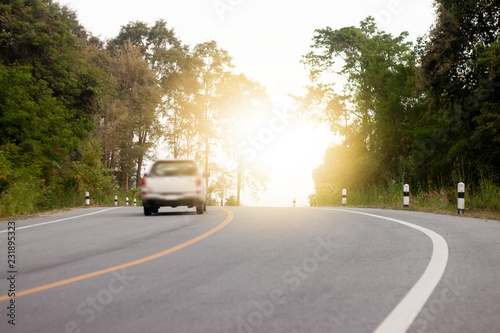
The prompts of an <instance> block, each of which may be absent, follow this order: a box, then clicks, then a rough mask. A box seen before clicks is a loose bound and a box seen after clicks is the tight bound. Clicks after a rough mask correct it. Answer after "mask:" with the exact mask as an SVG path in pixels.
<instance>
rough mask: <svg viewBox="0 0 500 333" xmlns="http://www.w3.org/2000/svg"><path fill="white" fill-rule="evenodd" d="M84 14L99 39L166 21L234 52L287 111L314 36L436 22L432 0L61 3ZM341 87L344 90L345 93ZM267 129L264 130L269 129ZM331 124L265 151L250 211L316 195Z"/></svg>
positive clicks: (288, 133)
mask: <svg viewBox="0 0 500 333" xmlns="http://www.w3.org/2000/svg"><path fill="white" fill-rule="evenodd" d="M60 2H61V3H63V4H67V5H68V6H69V7H70V8H72V9H73V10H75V11H76V12H77V13H78V18H79V20H80V22H81V23H82V24H83V25H84V26H85V27H86V28H87V29H88V30H90V31H91V32H92V33H93V34H94V35H96V36H101V38H112V37H115V36H116V35H117V34H118V32H119V30H120V27H121V26H122V25H125V24H127V23H128V22H130V21H144V22H147V23H150V24H153V23H154V22H155V21H156V20H158V19H164V20H166V21H167V25H168V26H169V27H173V28H174V29H175V31H176V34H177V37H178V38H180V39H181V40H182V42H183V43H185V44H189V45H191V46H194V45H196V44H198V43H201V42H205V41H209V40H215V41H217V43H218V45H219V46H220V47H222V48H224V49H225V50H227V51H228V52H229V54H230V55H231V56H232V57H233V63H234V65H235V66H236V71H237V72H242V73H244V74H245V75H246V76H247V77H249V78H251V79H253V80H255V81H258V82H260V83H261V84H262V85H263V86H265V87H267V91H268V94H269V95H270V97H271V99H272V101H273V102H274V103H275V104H276V107H277V108H278V109H283V108H285V106H286V105H289V103H290V102H289V99H288V98H287V94H289V93H291V94H295V95H301V94H302V93H303V88H304V86H305V85H307V84H308V77H307V71H306V70H305V69H304V67H303V65H302V64H301V63H300V59H301V57H302V55H304V54H306V53H307V52H309V51H310V49H309V46H310V44H311V43H312V42H311V38H312V37H313V35H314V30H315V29H319V28H324V27H326V26H330V27H332V28H333V29H339V28H342V27H345V26H353V25H355V26H358V24H359V22H360V21H361V20H363V19H364V18H366V17H367V16H369V15H371V16H374V17H375V19H376V21H377V23H378V25H379V27H380V28H381V29H382V30H385V31H386V32H390V33H392V34H394V35H397V34H399V33H401V32H402V31H408V32H409V33H410V39H411V40H415V39H416V38H417V37H419V36H422V35H424V34H425V33H426V32H427V31H428V30H429V28H430V26H431V25H432V23H433V22H434V16H433V10H432V3H433V1H432V0H350V1H331V0H330V1H327V0H309V1H305V0H302V1H299V0H277V1H273V0H184V1H179V0H161V1H158V0H141V1H137V0H134V1H131V0H105V1H104V0H60ZM339 88H340V87H339ZM263 130H264V131H265V129H263ZM334 139H335V138H334V137H333V135H332V134H331V133H329V132H328V129H327V128H326V127H325V126H319V127H317V126H314V125H312V124H307V123H300V124H293V125H291V124H289V125H287V128H286V129H285V130H284V131H282V132H279V133H274V135H273V140H270V142H269V143H267V144H266V145H265V149H262V150H261V151H259V154H262V155H261V156H259V157H264V158H265V159H266V161H267V162H268V164H269V166H270V168H271V173H270V177H271V179H272V182H271V184H269V186H268V190H267V192H266V193H264V194H263V195H261V198H260V200H259V201H257V202H255V201H253V200H252V199H251V198H250V196H249V195H248V194H244V195H243V203H244V204H246V205H261V206H291V205H292V200H293V198H294V197H296V198H297V205H298V206H306V205H307V204H308V201H307V197H308V196H309V194H311V193H313V192H314V183H313V181H312V176H311V173H312V170H313V169H315V168H316V167H317V166H318V165H320V164H321V162H322V158H323V154H324V151H325V149H326V148H327V147H328V146H329V145H330V144H331V143H332V142H333V141H334Z"/></svg>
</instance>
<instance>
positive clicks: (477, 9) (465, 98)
mask: <svg viewBox="0 0 500 333" xmlns="http://www.w3.org/2000/svg"><path fill="white" fill-rule="evenodd" d="M436 9H437V14H438V18H437V22H436V24H435V26H434V28H433V29H432V31H431V32H430V36H429V39H428V41H426V42H425V43H423V47H422V48H421V49H420V55H421V63H422V68H421V75H420V79H421V83H422V84H423V86H424V87H425V89H426V90H427V91H428V93H429V96H430V99H431V107H430V108H429V111H428V113H427V114H426V116H425V117H426V120H427V124H428V126H427V127H428V128H430V129H433V130H434V131H436V130H439V131H441V132H442V134H441V137H442V138H443V139H442V140H440V142H439V143H440V145H439V148H438V151H437V153H436V154H432V156H429V158H428V160H427V161H426V162H427V163H425V165H424V166H423V168H422V171H423V172H424V173H427V174H429V173H432V174H434V175H436V174H437V175H440V174H449V172H448V170H450V169H454V168H455V167H454V164H456V163H457V161H459V162H460V164H462V161H464V162H465V163H463V165H465V168H466V169H468V170H466V173H468V174H471V175H472V178H473V179H471V180H477V179H478V177H479V175H480V173H481V172H483V171H486V172H487V173H493V174H495V177H496V178H497V179H500V173H499V172H497V170H498V169H499V168H498V167H499V166H500V153H497V152H498V151H499V148H500V146H499V145H498V139H494V138H495V136H496V135H495V133H496V131H495V129H497V128H499V123H498V110H500V105H499V101H498V96H499V92H500V91H499V86H500V82H499V78H498V75H497V74H495V63H498V61H499V59H500V58H499V56H498V51H497V50H498V39H499V33H500V3H498V1H495V0H480V1H472V0H464V1H459V2H456V1H449V0H438V1H436ZM436 128H437V129H436ZM426 135H428V134H427V133H422V136H426ZM421 140H423V138H422V139H421ZM486 147H488V148H486ZM425 166H428V167H427V168H426V167H425Z"/></svg>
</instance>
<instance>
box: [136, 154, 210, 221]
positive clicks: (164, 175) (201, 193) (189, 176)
mask: <svg viewBox="0 0 500 333" xmlns="http://www.w3.org/2000/svg"><path fill="white" fill-rule="evenodd" d="M209 176H210V174H209V173H207V172H205V173H201V171H200V168H199V167H198V164H197V163H196V162H195V161H194V160H191V159H170V160H158V161H156V162H154V163H153V165H152V166H151V168H150V170H149V172H148V173H147V174H146V175H144V178H143V179H142V184H141V195H142V202H143V207H144V215H146V216H149V215H151V214H152V213H155V214H156V213H158V210H159V209H160V207H166V206H170V207H174V208H175V207H178V206H187V207H188V208H191V207H196V213H198V214H203V212H205V211H206V209H207V208H206V183H205V179H204V178H207V177H209Z"/></svg>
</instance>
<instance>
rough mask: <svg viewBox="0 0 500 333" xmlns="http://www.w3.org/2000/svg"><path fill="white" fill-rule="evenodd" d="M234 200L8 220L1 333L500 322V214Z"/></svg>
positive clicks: (0, 282) (0, 279)
mask: <svg viewBox="0 0 500 333" xmlns="http://www.w3.org/2000/svg"><path fill="white" fill-rule="evenodd" d="M347 209H348V208H347ZM229 210H230V212H229V211H226V210H223V209H220V208H217V207H209V208H208V210H207V212H206V213H205V214H203V215H196V214H195V213H194V211H193V210H187V209H181V208H177V209H168V210H167V209H163V210H161V211H160V214H158V215H154V216H151V217H146V216H144V215H143V214H142V208H140V207H127V208H124V207H122V208H112V209H110V208H91V209H84V210H75V211H71V212H67V213H64V214H61V215H58V216H51V217H43V218H35V219H30V220H24V221H16V222H15V227H16V232H15V265H14V271H15V272H16V273H8V271H11V269H9V267H8V261H7V255H8V251H9V249H8V242H7V237H8V235H9V234H8V233H7V232H6V231H7V228H8V224H7V223H2V224H0V259H1V260H0V296H2V295H3V297H1V298H0V301H1V302H0V304H1V306H0V308H1V310H0V314H1V315H0V332H37V333H41V332H53V333H61V332H82V333H83V332H106V333H108V332H374V331H377V330H378V332H401V331H405V330H407V331H408V332H500V316H499V314H500V256H499V253H500V222H498V221H485V220H479V219H470V218H466V217H451V216H442V215H433V214H425V213H416V212H409V211H387V210H370V209H348V210H350V211H345V210H344V211H343V210H336V209H320V208H244V207H241V208H240V207H237V208H230V209H229ZM360 213H361V214H360ZM366 214H369V215H366ZM384 217H385V218H384ZM11 236H12V234H11ZM11 250H12V248H11ZM11 258H12V257H11ZM9 289H11V290H15V292H16V296H17V298H16V299H15V303H14V305H15V308H14V310H13V311H12V306H11V302H10V301H11V300H10V299H8V297H6V296H5V295H7V294H8V292H9ZM9 306H10V307H11V308H10V309H9V308H8V307H9ZM9 314H10V317H9V316H8V315H9ZM13 319H14V320H15V321H14V322H15V325H12V324H9V320H11V321H12V320H13Z"/></svg>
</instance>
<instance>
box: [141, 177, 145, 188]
mask: <svg viewBox="0 0 500 333" xmlns="http://www.w3.org/2000/svg"><path fill="white" fill-rule="evenodd" d="M141 186H146V178H142V181H141Z"/></svg>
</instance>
